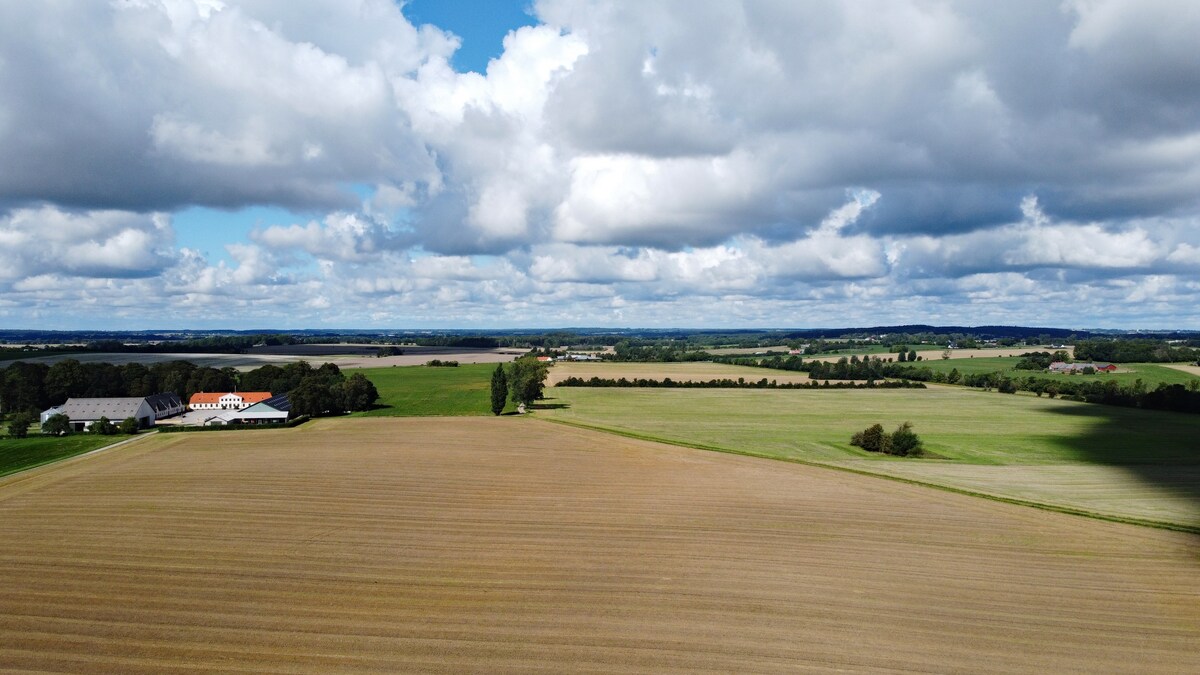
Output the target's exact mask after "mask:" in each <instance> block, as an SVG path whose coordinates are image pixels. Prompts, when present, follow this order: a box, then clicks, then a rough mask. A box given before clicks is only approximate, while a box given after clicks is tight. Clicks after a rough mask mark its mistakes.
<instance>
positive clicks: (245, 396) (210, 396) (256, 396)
mask: <svg viewBox="0 0 1200 675" xmlns="http://www.w3.org/2000/svg"><path fill="white" fill-rule="evenodd" d="M231 393H232V394H233V395H235V396H241V397H242V402H243V403H246V404H247V405H250V404H254V403H258V402H260V401H265V400H267V399H269V398H271V392H269V391H235V392H228V391H216V392H212V391H198V392H196V393H194V394H192V397H191V398H190V399H188V405H196V404H198V403H220V402H221V397H222V396H228V395H229V394H231Z"/></svg>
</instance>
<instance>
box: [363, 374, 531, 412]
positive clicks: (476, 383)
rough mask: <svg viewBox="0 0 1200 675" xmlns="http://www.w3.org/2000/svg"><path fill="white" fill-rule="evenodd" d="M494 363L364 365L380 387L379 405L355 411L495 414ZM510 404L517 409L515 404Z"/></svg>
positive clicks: (372, 380) (371, 378)
mask: <svg viewBox="0 0 1200 675" xmlns="http://www.w3.org/2000/svg"><path fill="white" fill-rule="evenodd" d="M494 370H496V364H494V363H470V364H463V365H460V366H458V367H454V368H444V367H430V366H396V367H393V368H363V369H360V370H353V371H347V372H359V373H362V374H363V375H365V376H366V377H367V379H369V380H371V382H373V383H374V384H375V388H376V389H377V390H379V402H378V407H376V408H375V409H374V410H369V411H367V412H362V413H355V414H356V415H358V416H362V417H416V416H462V415H491V414H492V411H491V398H490V393H491V378H492V372H493V371H494ZM509 407H510V408H511V409H513V410H515V407H513V406H512V404H511V403H510V404H509Z"/></svg>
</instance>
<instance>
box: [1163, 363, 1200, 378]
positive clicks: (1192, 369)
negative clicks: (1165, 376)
mask: <svg viewBox="0 0 1200 675" xmlns="http://www.w3.org/2000/svg"><path fill="white" fill-rule="evenodd" d="M1163 365H1164V366H1166V367H1168V368H1174V369H1175V370H1179V371H1183V372H1185V373H1189V374H1191V375H1200V366H1192V365H1187V364H1183V363H1164V364H1163Z"/></svg>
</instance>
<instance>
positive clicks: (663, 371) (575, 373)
mask: <svg viewBox="0 0 1200 675" xmlns="http://www.w3.org/2000/svg"><path fill="white" fill-rule="evenodd" d="M568 377H582V378H583V379H585V380H586V379H589V378H592V377H599V378H605V379H614V380H619V379H621V378H622V377H624V378H626V379H629V380H635V379H638V378H642V379H648V380H662V379H665V378H668V377H669V378H671V379H672V380H675V381H677V382H685V381H689V380H690V381H696V382H707V381H708V380H721V379H730V380H736V379H738V378H744V379H745V380H746V381H747V382H757V381H759V380H761V379H762V378H764V377H765V378H767V380H775V381H777V382H780V383H784V382H810V381H811V380H810V379H809V377H808V373H796V372H788V371H783V370H769V369H767V368H754V367H751V366H733V365H729V364H726V363H712V362H709V361H694V362H687V363H631V362H624V361H620V362H595V361H593V362H590V363H589V362H587V361H575V362H571V361H564V362H561V363H555V364H554V365H553V366H552V367H551V368H550V376H549V377H548V378H547V379H546V384H547V385H548V386H553V385H555V384H557V383H559V382H562V381H563V380H565V379H567V378H568Z"/></svg>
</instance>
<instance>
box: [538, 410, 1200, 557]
mask: <svg viewBox="0 0 1200 675" xmlns="http://www.w3.org/2000/svg"><path fill="white" fill-rule="evenodd" d="M538 419H540V420H541V421H544V422H550V423H552V424H562V425H564V426H568V427H575V428H578V429H587V430H589V431H599V432H603V433H608V434H613V435H615V436H624V437H625V438H633V439H636V440H639V441H651V442H654V443H664V444H666V445H674V446H678V447H683V448H693V449H696V450H707V451H710V452H722V453H725V454H729V455H742V456H745V457H755V458H758V459H769V460H772V461H776V462H788V463H791V464H803V465H805V466H815V467H819V468H822V469H829V470H831V471H844V472H846V473H853V474H858V475H860V476H870V477H872V478H882V479H884V480H890V481H895V482H897V483H906V484H908V485H917V486H920V487H927V488H933V489H935V490H941V491H943V492H952V493H955V494H960V495H966V496H968V497H980V498H982V499H989V500H991V501H994V502H1002V503H1004V504H1013V505H1015V506H1029V507H1032V508H1035V509H1041V510H1043V511H1053V512H1055V513H1065V514H1067V515H1071V516H1082V517H1084V518H1092V519H1095V520H1104V521H1108V522H1111V523H1123V524H1126V525H1139V526H1141V527H1151V528H1155V529H1159V530H1172V531H1174V532H1187V533H1189V534H1200V525H1186V524H1184V523H1176V522H1172V521H1168V520H1151V519H1148V518H1133V517H1129V516H1116V515H1111V514H1107V513H1100V512H1097V511H1089V510H1087V509H1080V508H1075V507H1072V506H1062V505H1060V504H1050V503H1046V502H1039V501H1034V500H1031V499H1021V498H1018V497H1004V496H1002V495H996V494H991V493H988V492H979V491H976V490H968V489H966V488H959V487H953V486H950V485H942V484H939V483H931V482H928V481H923V480H917V479H915V478H906V477H904V476H893V475H890V474H885V473H875V472H872V471H866V470H864V469H855V468H853V467H848V466H840V465H837V464H825V463H823V462H817V461H813V460H809V459H800V458H797V457H777V456H774V455H769V454H766V453H762V452H755V451H753V450H737V449H734V448H724V447H721V446H719V445H705V444H703V443H689V442H687V441H680V440H674V439H670V438H662V437H658V436H651V435H649V434H639V433H637V432H635V431H625V430H621V429H611V428H607V427H601V426H595V425H591V424H584V423H582V422H573V421H568V420H563V419H547V418H538Z"/></svg>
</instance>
